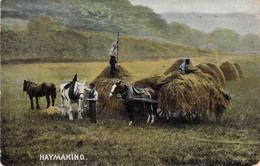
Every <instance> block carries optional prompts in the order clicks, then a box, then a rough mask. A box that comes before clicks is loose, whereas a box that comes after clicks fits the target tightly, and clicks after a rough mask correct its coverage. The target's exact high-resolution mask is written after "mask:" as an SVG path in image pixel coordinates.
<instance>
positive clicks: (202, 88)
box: [158, 70, 230, 120]
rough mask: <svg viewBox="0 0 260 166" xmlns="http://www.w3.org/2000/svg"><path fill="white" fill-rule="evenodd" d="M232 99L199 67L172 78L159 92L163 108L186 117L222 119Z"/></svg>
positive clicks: (173, 115)
mask: <svg viewBox="0 0 260 166" xmlns="http://www.w3.org/2000/svg"><path fill="white" fill-rule="evenodd" d="M229 100H230V97H229V96H228V95H227V93H226V92H225V91H224V90H223V89H221V88H220V86H219V85H218V84H217V83H216V82H215V81H213V78H212V77H211V76H209V75H208V74H204V73H202V72H201V71H200V70H198V71H196V72H194V73H191V74H189V75H181V78H179V79H173V80H172V81H171V82H169V83H168V84H165V85H164V86H163V87H162V88H160V90H159V92H158V102H159V105H160V108H161V109H164V110H167V111H169V112H170V116H171V117H173V118H181V119H185V120H194V119H210V120H214V119H219V118H220V117H221V115H222V113H223V112H224V110H225V109H226V108H227V105H228V104H229Z"/></svg>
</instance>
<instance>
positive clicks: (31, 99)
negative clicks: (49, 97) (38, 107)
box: [30, 96, 34, 110]
mask: <svg viewBox="0 0 260 166" xmlns="http://www.w3.org/2000/svg"><path fill="white" fill-rule="evenodd" d="M30 101H31V109H32V110H33V109H34V106H33V97H32V96H30Z"/></svg>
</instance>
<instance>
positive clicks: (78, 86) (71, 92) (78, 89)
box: [60, 81, 87, 120]
mask: <svg viewBox="0 0 260 166" xmlns="http://www.w3.org/2000/svg"><path fill="white" fill-rule="evenodd" d="M85 83H86V82H85V81H83V82H77V81H76V82H74V83H62V84H61V85H60V101H61V102H60V105H61V114H62V115H63V116H66V113H65V111H64V100H66V101H67V103H68V114H69V119H70V120H73V115H72V104H74V103H76V104H77V112H78V119H82V113H83V108H82V106H81V103H82V101H83V99H84V93H85V91H86V89H87V87H86V86H85ZM69 84H70V85H69ZM66 87H68V88H66Z"/></svg>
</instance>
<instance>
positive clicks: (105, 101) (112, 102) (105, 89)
mask: <svg viewBox="0 0 260 166" xmlns="http://www.w3.org/2000/svg"><path fill="white" fill-rule="evenodd" d="M119 79H120V80H122V81H123V82H125V83H127V84H129V83H130V82H131V80H132V76H131V74H130V73H129V72H128V71H127V70H126V69H124V68H123V67H122V66H120V65H117V66H116V72H115V78H111V75H110V66H107V67H106V68H105V69H104V70H103V71H102V72H101V73H100V74H99V75H98V76H97V78H95V79H94V81H93V82H92V83H94V84H96V89H97V91H98V94H99V95H98V96H99V97H98V110H99V111H103V112H116V111H122V110H123V109H124V106H123V104H122V102H121V101H120V100H119V99H116V98H115V97H113V98H110V97H109V96H108V95H109V92H110V90H111V86H112V85H113V84H114V83H115V82H116V81H117V80H119Z"/></svg>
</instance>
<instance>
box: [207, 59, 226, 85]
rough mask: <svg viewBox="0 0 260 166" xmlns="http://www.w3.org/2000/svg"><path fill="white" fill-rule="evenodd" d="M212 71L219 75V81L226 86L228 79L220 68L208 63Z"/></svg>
mask: <svg viewBox="0 0 260 166" xmlns="http://www.w3.org/2000/svg"><path fill="white" fill-rule="evenodd" d="M206 64H207V65H208V66H209V67H210V68H211V69H212V70H214V71H215V74H216V75H217V77H218V79H219V81H220V82H221V83H222V84H225V83H226V79H225V76H224V74H223V73H222V71H221V70H220V68H219V67H218V66H216V65H215V64H213V63H206Z"/></svg>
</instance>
